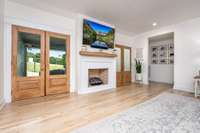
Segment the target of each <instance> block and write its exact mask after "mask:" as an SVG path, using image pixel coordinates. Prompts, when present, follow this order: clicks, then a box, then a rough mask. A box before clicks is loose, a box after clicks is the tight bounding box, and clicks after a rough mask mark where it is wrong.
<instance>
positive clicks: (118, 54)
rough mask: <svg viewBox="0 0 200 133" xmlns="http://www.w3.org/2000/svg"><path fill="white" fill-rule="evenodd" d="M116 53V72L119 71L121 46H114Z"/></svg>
mask: <svg viewBox="0 0 200 133" xmlns="http://www.w3.org/2000/svg"><path fill="white" fill-rule="evenodd" d="M115 49H116V54H117V72H121V48H117V47H116V48H115Z"/></svg>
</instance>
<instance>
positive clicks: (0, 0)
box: [0, 0, 5, 109]
mask: <svg viewBox="0 0 200 133" xmlns="http://www.w3.org/2000/svg"><path fill="white" fill-rule="evenodd" d="M4 2H5V1H4V0H0V64H1V65H0V109H1V108H2V106H3V104H4V99H3V73H4V71H3V65H2V64H3V39H4V37H3V32H4V7H5V5H4Z"/></svg>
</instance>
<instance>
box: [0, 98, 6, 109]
mask: <svg viewBox="0 0 200 133" xmlns="http://www.w3.org/2000/svg"><path fill="white" fill-rule="evenodd" d="M4 105H5V101H4V100H3V99H1V100H0V110H1V109H2V108H3V107H4Z"/></svg>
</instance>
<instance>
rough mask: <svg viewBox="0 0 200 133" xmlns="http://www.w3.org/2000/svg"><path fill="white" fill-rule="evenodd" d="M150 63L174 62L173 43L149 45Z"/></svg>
mask: <svg viewBox="0 0 200 133" xmlns="http://www.w3.org/2000/svg"><path fill="white" fill-rule="evenodd" d="M151 63H152V64H173V63H174V44H173V43H169V44H162V45H158V46H151Z"/></svg>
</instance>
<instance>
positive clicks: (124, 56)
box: [115, 45, 131, 87]
mask: <svg viewBox="0 0 200 133" xmlns="http://www.w3.org/2000/svg"><path fill="white" fill-rule="evenodd" d="M115 49H116V53H117V78H116V80H117V87H119V86H123V85H128V84H130V83H131V47H127V46H123V45H116V46H115Z"/></svg>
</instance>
